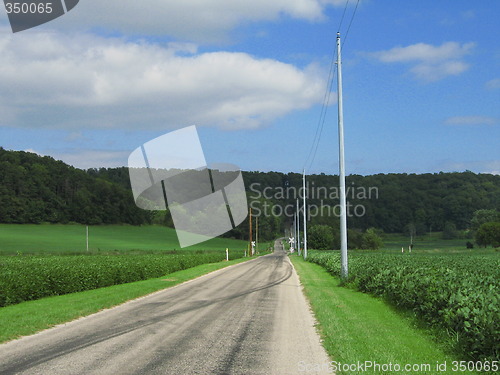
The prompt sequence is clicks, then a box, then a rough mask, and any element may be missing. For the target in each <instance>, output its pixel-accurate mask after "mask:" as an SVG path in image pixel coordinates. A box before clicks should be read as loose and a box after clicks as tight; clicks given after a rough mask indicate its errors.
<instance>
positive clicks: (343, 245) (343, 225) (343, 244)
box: [337, 33, 348, 280]
mask: <svg viewBox="0 0 500 375" xmlns="http://www.w3.org/2000/svg"><path fill="white" fill-rule="evenodd" d="M341 49H342V48H341V45H340V33H337V69H338V73H337V93H338V105H339V107H338V111H339V117H338V120H339V170H340V174H339V179H340V263H341V276H342V279H344V280H345V279H347V276H348V266H347V211H346V196H345V160H344V107H343V101H342V56H341Z"/></svg>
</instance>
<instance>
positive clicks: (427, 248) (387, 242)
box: [382, 232, 479, 252]
mask: <svg viewBox="0 0 500 375" xmlns="http://www.w3.org/2000/svg"><path fill="white" fill-rule="evenodd" d="M383 241H384V246H383V247H382V250H386V251H396V252H401V247H403V248H404V249H405V252H407V251H408V246H409V245H410V237H409V236H405V235H403V234H400V233H389V234H384V239H383ZM467 241H470V242H474V240H473V239H463V238H462V239H453V240H443V238H442V232H434V233H430V234H424V235H419V236H416V237H414V238H413V251H417V252H441V251H448V252H456V251H458V252H461V251H471V250H468V249H467V248H466V245H465V244H466V243H467ZM477 250H479V249H478V248H477V246H475V248H474V249H473V250H472V251H477Z"/></svg>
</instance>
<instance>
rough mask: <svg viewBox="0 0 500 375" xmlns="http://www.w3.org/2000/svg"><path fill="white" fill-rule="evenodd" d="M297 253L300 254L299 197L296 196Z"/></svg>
mask: <svg viewBox="0 0 500 375" xmlns="http://www.w3.org/2000/svg"><path fill="white" fill-rule="evenodd" d="M296 215H297V254H298V255H300V254H302V253H301V251H300V209H299V198H297V214H296Z"/></svg>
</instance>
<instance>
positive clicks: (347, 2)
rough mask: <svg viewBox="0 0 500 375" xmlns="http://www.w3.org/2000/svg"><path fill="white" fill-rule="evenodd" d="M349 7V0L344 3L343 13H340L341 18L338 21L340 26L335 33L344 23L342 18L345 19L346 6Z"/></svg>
mask: <svg viewBox="0 0 500 375" xmlns="http://www.w3.org/2000/svg"><path fill="white" fill-rule="evenodd" d="M348 5H349V0H347V1H346V2H345V7H344V12H343V13H342V18H341V19H340V24H339V27H338V28H337V31H338V32H340V28H341V27H342V23H343V22H344V17H345V12H346V10H347V6H348Z"/></svg>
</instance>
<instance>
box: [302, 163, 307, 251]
mask: <svg viewBox="0 0 500 375" xmlns="http://www.w3.org/2000/svg"><path fill="white" fill-rule="evenodd" d="M302 193H303V194H304V196H303V197H302V198H303V201H304V204H303V208H304V259H307V213H306V212H307V211H306V194H307V193H306V170H305V169H304V173H303V175H302Z"/></svg>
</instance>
